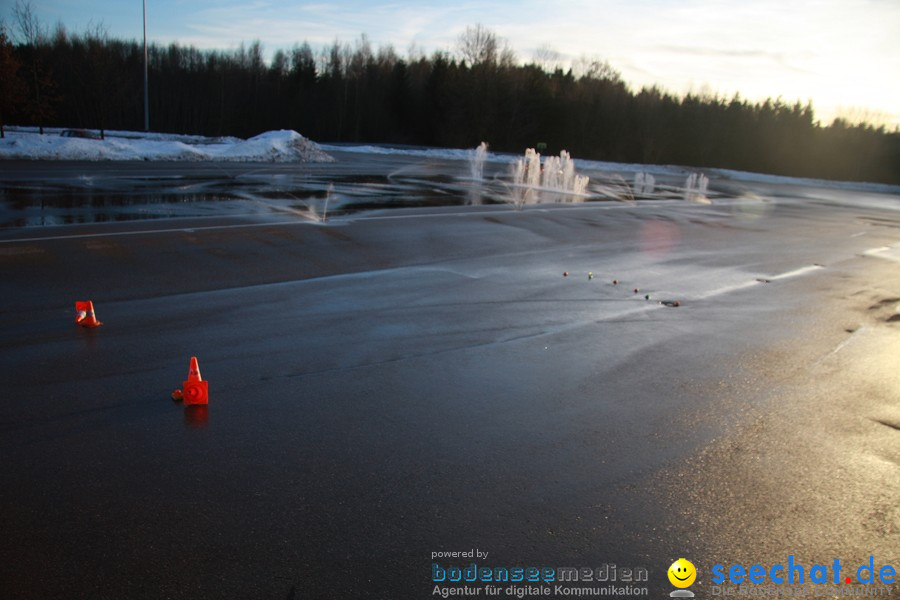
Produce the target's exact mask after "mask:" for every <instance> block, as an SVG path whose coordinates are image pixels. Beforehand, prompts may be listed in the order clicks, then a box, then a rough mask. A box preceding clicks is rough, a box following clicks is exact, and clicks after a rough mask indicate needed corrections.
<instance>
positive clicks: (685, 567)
mask: <svg viewBox="0 0 900 600" xmlns="http://www.w3.org/2000/svg"><path fill="white" fill-rule="evenodd" d="M695 579H697V569H695V568H694V565H693V564H692V563H691V561H689V560H687V559H686V558H679V559H678V560H676V561H675V562H673V563H672V566H671V567H669V581H670V582H671V583H672V585H674V586H675V587H677V588H686V587H689V586H690V585H691V584H692V583H694V580H695Z"/></svg>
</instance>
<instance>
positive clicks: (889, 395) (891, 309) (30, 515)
mask: <svg viewBox="0 0 900 600" xmlns="http://www.w3.org/2000/svg"><path fill="white" fill-rule="evenodd" d="M129 168H133V167H129ZM763 192H764V193H767V192H771V190H763ZM898 232H900V199H898V198H897V197H896V196H888V195H882V196H877V195H865V194H855V193H853V192H834V191H832V190H828V191H824V192H821V193H820V191H818V190H815V189H810V188H797V189H796V190H792V189H779V191H778V195H777V196H775V195H771V196H768V200H766V201H765V202H763V201H761V200H759V198H757V197H753V198H751V197H749V196H746V197H735V198H729V199H723V200H722V201H719V202H716V203H714V204H713V205H711V206H702V205H694V204H686V203H682V202H648V203H644V204H638V205H637V206H629V205H625V204H616V203H610V204H596V205H595V204H592V205H584V206H574V207H570V206H565V207H549V208H528V209H526V210H522V211H515V210H512V209H510V208H506V207H503V206H483V207H445V208H432V209H420V210H396V211H375V212H370V213H365V214H357V215H355V216H354V217H353V218H344V219H335V220H332V221H330V222H328V223H326V224H324V225H323V224H313V223H309V222H307V221H305V220H303V219H302V218H299V217H297V216H295V215H291V214H288V213H283V212H273V213H267V212H266V211H260V210H253V211H249V210H248V211H247V212H246V213H245V214H243V216H228V215H226V216H222V217H209V218H191V219H163V220H154V221H140V222H133V223H118V224H116V223H109V224H93V225H71V226H65V227H30V228H24V229H9V230H3V231H0V267H2V272H3V280H2V291H3V292H4V293H3V308H2V323H3V326H2V332H3V333H2V337H0V359H2V365H3V367H2V368H3V376H2V383H3V390H4V391H3V395H2V401H0V451H2V464H3V467H2V471H0V514H2V515H3V521H2V523H3V525H2V533H3V535H2V536H0V540H2V541H0V581H2V586H3V587H2V592H0V595H2V596H3V597H4V598H278V599H283V598H430V597H432V590H433V587H434V584H433V583H432V582H431V568H432V567H431V566H432V563H433V562H439V563H440V564H441V565H442V566H444V565H445V563H446V565H447V566H450V565H453V566H465V565H467V564H469V563H470V562H472V561H471V560H468V559H465V558H458V559H434V560H432V553H434V552H445V551H467V550H469V549H479V550H480V551H482V552H488V553H489V555H488V558H487V559H484V560H483V561H480V564H483V566H491V567H514V566H523V567H527V566H536V567H554V568H557V567H563V566H567V567H592V568H595V567H599V566H601V565H603V564H612V563H615V564H616V565H618V566H619V567H620V568H621V567H626V568H634V567H644V568H646V569H648V571H649V573H650V581H649V582H648V583H647V584H646V585H647V586H648V587H649V589H650V593H649V595H648V596H645V597H650V598H659V597H664V596H665V595H667V594H668V593H669V591H671V589H672V588H671V586H670V585H669V583H668V581H667V579H666V577H665V571H666V569H667V568H668V566H669V564H670V563H671V562H672V561H673V560H675V559H676V558H678V557H680V556H685V557H687V558H689V559H691V560H694V562H695V564H696V565H697V567H698V570H699V572H700V574H699V576H698V582H697V584H695V586H694V588H693V589H694V591H695V592H697V593H698V595H701V596H703V597H709V596H710V593H711V592H710V587H709V566H711V565H712V564H713V563H714V562H718V561H727V562H729V563H730V562H733V561H735V560H747V561H761V562H765V561H770V562H771V561H772V560H774V561H777V560H783V559H784V558H785V556H786V554H787V553H789V552H790V553H794V554H796V555H798V556H802V557H803V559H804V560H806V561H807V562H808V563H812V562H815V561H819V562H825V561H830V560H832V559H833V558H834V557H835V555H837V556H841V557H842V558H845V559H846V560H847V561H857V560H858V559H860V557H861V559H862V560H864V559H867V558H868V556H869V555H870V554H874V555H875V556H876V561H877V562H878V563H881V564H894V565H895V566H896V565H897V564H898V556H897V548H900V543H898V541H900V539H898V536H900V513H898V512H897V502H896V500H897V498H898V494H897V492H898V489H900V485H898V482H900V476H898V473H900V467H898V461H900V451H898V447H900V444H898V441H897V440H898V439H900V432H898V428H900V412H898V410H900V409H898V405H897V399H898V397H900V381H898V379H897V375H896V372H897V369H896V365H897V363H896V357H897V356H898V353H897V351H898V345H897V343H896V340H897V337H896V336H897V327H900V325H898V323H897V319H896V318H894V315H895V314H900V313H897V312H895V310H896V309H895V306H896V305H898V304H900V278H898V277H897V275H898V264H900V263H898V262H897V261H896V258H897V245H898V242H900V233H898ZM564 271H565V272H568V273H569V275H568V277H563V272H564ZM589 272H590V273H592V274H593V275H594V277H593V279H589V277H588V273H589ZM614 279H615V280H618V281H619V284H618V285H614V284H613V283H612V281H613V280H614ZM635 288H637V289H639V290H640V292H639V293H635V292H634V289H635ZM645 294H649V295H650V299H649V300H646V299H645V298H644V295H645ZM83 299H91V300H93V301H94V304H95V307H96V309H97V315H98V317H99V319H100V320H101V321H103V322H104V325H103V326H102V327H100V328H99V329H96V330H85V329H81V328H79V327H77V326H75V324H74V322H73V319H74V311H73V307H74V302H75V300H83ZM660 300H679V302H680V304H681V306H680V307H678V308H669V307H666V306H664V305H662V304H659V301H660ZM192 355H193V356H197V357H198V358H199V362H200V369H201V372H202V374H203V377H204V379H206V380H208V381H209V388H210V405H209V409H208V411H205V412H200V411H188V410H186V409H185V408H184V407H183V406H182V405H181V404H178V403H175V402H173V401H172V400H171V399H169V394H170V393H171V391H172V390H173V389H174V388H176V387H180V386H181V382H182V381H183V379H184V378H185V376H186V374H187V368H188V361H189V358H190V357H191V356H192ZM892 369H893V370H892ZM776 525H777V528H776ZM842 553H843V554H842ZM892 561H893V562H892ZM475 562H479V561H478V560H476V561H475ZM482 587H483V586H482ZM895 587H896V586H895ZM481 594H482V596H483V595H484V591H482V592H481Z"/></svg>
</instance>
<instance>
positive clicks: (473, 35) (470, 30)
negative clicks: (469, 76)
mask: <svg viewBox="0 0 900 600" xmlns="http://www.w3.org/2000/svg"><path fill="white" fill-rule="evenodd" d="M458 49H459V53H460V55H461V56H462V58H463V59H464V60H466V61H467V62H468V63H469V64H471V65H481V64H487V65H501V66H512V65H513V64H515V62H516V55H515V53H514V52H513V51H512V49H511V48H510V47H509V43H508V42H507V41H506V40H504V39H502V38H500V37H498V36H497V34H496V33H494V32H493V31H491V30H490V29H488V28H487V27H485V26H484V25H481V24H480V23H479V24H478V25H476V26H474V27H471V26H470V27H466V30H465V31H464V32H463V33H462V34H460V36H459V41H458Z"/></svg>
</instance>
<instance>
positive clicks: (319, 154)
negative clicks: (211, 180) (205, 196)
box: [0, 130, 334, 162]
mask: <svg viewBox="0 0 900 600" xmlns="http://www.w3.org/2000/svg"><path fill="white" fill-rule="evenodd" d="M0 159H28V160H91V161H100V160H153V161H163V160H175V161H203V160H209V161H233V162H331V161H333V160H334V159H333V158H332V157H331V156H330V155H329V154H327V153H325V152H324V151H323V150H322V149H321V148H320V147H319V146H318V145H317V144H315V143H314V142H311V141H310V140H308V139H306V138H305V137H303V136H302V135H300V134H299V133H297V132H296V131H290V130H281V131H269V132H266V133H263V134H261V135H258V136H256V137H253V138H250V139H249V140H241V139H238V138H202V137H199V136H177V135H165V134H148V135H146V136H144V135H142V134H135V133H130V132H121V133H118V132H110V133H107V135H106V139H105V140H94V139H84V138H73V137H62V136H60V135H59V134H58V130H57V132H54V133H48V134H46V135H39V134H37V133H35V132H32V131H25V130H13V131H7V134H6V138H5V139H0Z"/></svg>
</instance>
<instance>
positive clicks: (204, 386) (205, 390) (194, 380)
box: [184, 356, 209, 405]
mask: <svg viewBox="0 0 900 600" xmlns="http://www.w3.org/2000/svg"><path fill="white" fill-rule="evenodd" d="M184 404H185V405H190V404H209V382H208V381H203V379H202V378H201V377H200V365H199V364H198V363H197V357H196V356H192V357H191V366H190V368H189V370H188V378H187V381H185V382H184Z"/></svg>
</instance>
